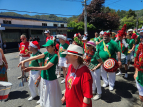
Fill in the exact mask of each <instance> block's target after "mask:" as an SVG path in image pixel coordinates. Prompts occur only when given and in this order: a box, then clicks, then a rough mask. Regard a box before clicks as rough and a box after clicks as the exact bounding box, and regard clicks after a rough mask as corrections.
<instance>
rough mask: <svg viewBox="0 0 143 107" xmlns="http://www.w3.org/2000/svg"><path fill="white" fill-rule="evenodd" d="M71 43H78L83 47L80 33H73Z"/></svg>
mask: <svg viewBox="0 0 143 107" xmlns="http://www.w3.org/2000/svg"><path fill="white" fill-rule="evenodd" d="M72 44H75V45H79V46H81V47H83V42H82V39H81V35H80V34H77V33H76V34H74V41H73V43H72Z"/></svg>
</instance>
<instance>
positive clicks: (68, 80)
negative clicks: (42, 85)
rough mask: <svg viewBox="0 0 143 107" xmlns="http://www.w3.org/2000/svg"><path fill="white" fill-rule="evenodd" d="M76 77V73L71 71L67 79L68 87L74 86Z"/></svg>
mask: <svg viewBox="0 0 143 107" xmlns="http://www.w3.org/2000/svg"><path fill="white" fill-rule="evenodd" d="M75 78H76V74H75V73H71V74H70V76H69V78H68V79H67V87H68V89H71V88H72V85H73V82H74V80H75Z"/></svg>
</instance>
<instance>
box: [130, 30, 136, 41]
mask: <svg viewBox="0 0 143 107" xmlns="http://www.w3.org/2000/svg"><path fill="white" fill-rule="evenodd" d="M128 33H129V35H130V34H131V35H132V36H131V38H132V39H134V40H135V39H136V38H137V35H136V34H135V33H133V29H129V30H128Z"/></svg>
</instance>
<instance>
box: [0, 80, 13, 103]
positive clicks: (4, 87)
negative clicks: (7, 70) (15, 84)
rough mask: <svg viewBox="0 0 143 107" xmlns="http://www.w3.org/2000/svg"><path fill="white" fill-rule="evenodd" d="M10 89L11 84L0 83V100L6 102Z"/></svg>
mask: <svg viewBox="0 0 143 107" xmlns="http://www.w3.org/2000/svg"><path fill="white" fill-rule="evenodd" d="M11 87H12V83H10V82H4V81H0V100H1V101H2V100H7V99H8V96H9V93H10V89H11Z"/></svg>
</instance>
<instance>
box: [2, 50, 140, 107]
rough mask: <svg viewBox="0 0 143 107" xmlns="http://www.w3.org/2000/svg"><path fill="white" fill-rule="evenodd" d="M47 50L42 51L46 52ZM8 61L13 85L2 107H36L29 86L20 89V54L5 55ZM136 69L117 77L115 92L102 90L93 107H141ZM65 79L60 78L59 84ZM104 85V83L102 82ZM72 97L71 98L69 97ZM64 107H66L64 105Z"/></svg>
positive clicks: (62, 85)
mask: <svg viewBox="0 0 143 107" xmlns="http://www.w3.org/2000/svg"><path fill="white" fill-rule="evenodd" d="M44 51H45V49H41V52H44ZM5 56H6V59H7V61H8V65H9V69H8V71H7V72H8V81H9V82H11V83H12V84H13V86H12V89H11V92H10V95H9V99H8V100H7V101H2V102H0V107H35V106H36V101H37V100H38V99H39V97H36V98H35V99H34V100H33V101H28V100H27V99H28V98H29V97H30V92H29V88H28V84H27V83H25V86H24V87H19V83H20V80H18V79H17V77H18V76H20V75H21V71H20V68H18V67H17V65H18V63H19V56H18V52H15V53H8V54H5ZM133 74H134V68H133V66H130V69H129V77H128V79H124V78H123V75H122V76H117V77H116V83H115V89H114V91H111V92H110V91H109V89H108V87H107V88H102V98H101V99H100V100H97V101H92V104H93V107H140V103H141V102H140V100H139V98H138V90H137V88H136V84H135V81H134V79H133ZM62 79H63V78H62V77H61V78H59V79H58V80H59V83H60V81H61V80H62ZM102 83H103V82H102ZM60 87H61V90H63V89H64V88H65V86H64V84H61V83H60ZM69 97H70V96H69ZM62 107H66V106H65V105H62Z"/></svg>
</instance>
